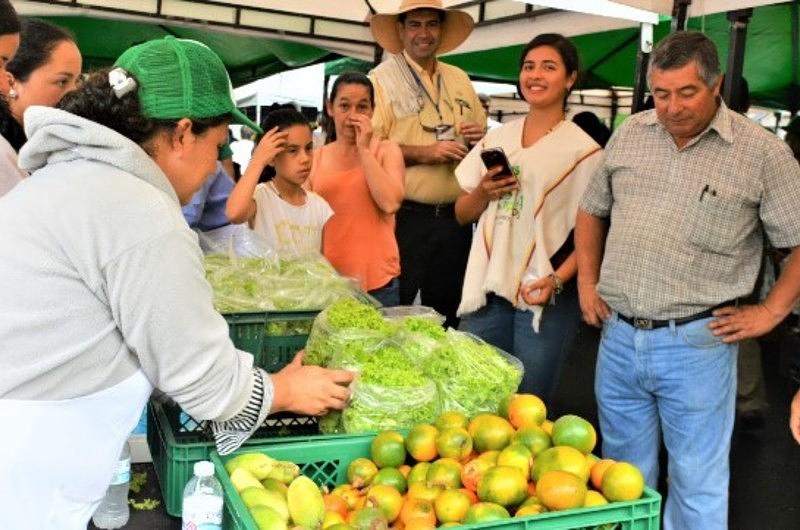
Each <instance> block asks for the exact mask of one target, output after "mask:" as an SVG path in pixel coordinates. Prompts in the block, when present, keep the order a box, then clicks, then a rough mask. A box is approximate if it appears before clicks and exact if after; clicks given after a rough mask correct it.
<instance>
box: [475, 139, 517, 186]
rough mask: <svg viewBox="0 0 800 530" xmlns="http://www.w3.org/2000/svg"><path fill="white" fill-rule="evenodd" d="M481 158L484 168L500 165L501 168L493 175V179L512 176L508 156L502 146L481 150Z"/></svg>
mask: <svg viewBox="0 0 800 530" xmlns="http://www.w3.org/2000/svg"><path fill="white" fill-rule="evenodd" d="M481 160H483V165H485V166H486V169H492V168H493V167H496V166H500V167H502V168H503V169H502V170H501V171H500V173H498V174H497V175H495V176H494V177H493V178H494V180H499V179H502V178H505V177H513V176H514V172H513V171H512V170H511V164H510V163H509V162H508V157H507V156H506V153H505V151H503V148H502V147H490V148H488V149H484V150H483V151H481Z"/></svg>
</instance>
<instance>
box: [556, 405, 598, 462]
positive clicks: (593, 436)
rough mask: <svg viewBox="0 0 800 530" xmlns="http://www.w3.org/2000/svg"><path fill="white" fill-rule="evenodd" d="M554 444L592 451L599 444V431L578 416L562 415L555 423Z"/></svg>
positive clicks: (581, 450)
mask: <svg viewBox="0 0 800 530" xmlns="http://www.w3.org/2000/svg"><path fill="white" fill-rule="evenodd" d="M552 438H553V445H566V446H569V447H574V448H575V449H577V450H578V451H580V452H581V453H584V454H586V453H591V452H592V450H593V449H594V446H595V445H597V432H595V430H594V427H593V426H592V424H591V423H589V422H588V421H586V420H585V419H583V418H581V417H580V416H576V415H574V414H567V415H566V416H561V417H560V418H558V419H557V420H556V422H555V423H554V424H553V435H552Z"/></svg>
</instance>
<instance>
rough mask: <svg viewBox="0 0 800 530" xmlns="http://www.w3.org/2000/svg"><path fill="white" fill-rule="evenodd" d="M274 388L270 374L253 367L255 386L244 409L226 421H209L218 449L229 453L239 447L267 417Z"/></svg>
mask: <svg viewBox="0 0 800 530" xmlns="http://www.w3.org/2000/svg"><path fill="white" fill-rule="evenodd" d="M273 393H274V389H273V387H272V380H271V379H270V378H269V375H268V374H267V373H266V372H264V370H262V369H261V368H253V388H252V390H251V392H250V399H249V400H248V401H247V405H245V407H244V409H242V411H241V412H239V413H238V414H236V416H234V417H232V418H230V419H229V420H226V421H209V422H208V423H209V425H210V427H211V432H212V434H213V435H214V442H215V444H216V446H217V451H218V452H219V454H221V455H227V454H229V453H232V452H233V451H235V450H236V449H238V448H239V447H240V446H241V445H242V444H243V443H244V442H245V441H247V439H248V438H249V437H250V436H252V435H253V433H254V432H255V431H256V429H258V427H260V426H261V424H262V423H264V420H266V419H267V415H268V414H269V411H270V408H271V407H272V397H273Z"/></svg>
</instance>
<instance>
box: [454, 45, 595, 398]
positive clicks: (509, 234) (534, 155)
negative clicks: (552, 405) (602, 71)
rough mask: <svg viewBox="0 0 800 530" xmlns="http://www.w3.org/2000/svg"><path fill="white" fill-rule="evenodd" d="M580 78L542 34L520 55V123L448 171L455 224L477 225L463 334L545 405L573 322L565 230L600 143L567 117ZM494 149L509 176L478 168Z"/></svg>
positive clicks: (575, 309)
mask: <svg viewBox="0 0 800 530" xmlns="http://www.w3.org/2000/svg"><path fill="white" fill-rule="evenodd" d="M577 74H578V54H577V50H576V49H575V46H574V45H573V44H572V43H571V42H570V41H569V40H567V39H566V38H564V37H563V36H561V35H557V34H542V35H539V36H537V37H536V38H534V39H533V40H532V41H531V42H529V43H528V45H527V46H526V47H525V48H524V49H523V51H522V54H521V57H520V74H519V92H520V94H521V95H522V97H524V98H525V100H526V101H527V102H528V103H529V105H530V110H529V112H528V114H527V115H526V116H525V117H524V118H520V119H518V120H515V121H512V122H510V123H507V124H505V125H503V126H502V127H498V128H496V129H492V130H491V131H489V132H488V133H487V134H486V137H485V138H484V139H483V140H482V141H481V142H480V143H479V144H478V145H477V146H476V147H475V148H474V149H473V150H472V151H471V152H470V153H469V154H468V155H467V157H466V158H465V159H464V160H463V161H462V162H461V164H459V166H458V168H457V169H456V177H457V178H458V181H459V184H460V185H461V187H462V189H463V191H464V193H463V194H462V196H461V197H460V198H459V199H458V202H457V203H456V216H457V218H458V220H459V222H461V223H462V224H466V223H471V222H473V221H475V220H476V219H477V220H478V226H477V230H476V233H475V237H474V238H473V240H472V249H471V251H470V257H469V263H468V265H467V273H466V277H465V280H464V288H463V292H462V298H461V305H460V307H459V315H462V316H463V320H462V322H461V329H462V330H465V331H469V332H472V333H474V334H476V335H478V336H480V337H481V338H483V339H484V340H486V341H488V342H490V343H492V344H494V345H495V346H497V347H499V348H501V349H503V350H506V351H508V352H509V353H512V354H513V355H515V356H516V357H518V358H519V359H520V360H521V361H522V362H523V364H524V365H525V376H524V378H523V380H522V384H521V385H520V392H530V393H534V394H537V395H539V396H540V397H542V398H543V399H549V398H551V397H552V394H553V392H554V390H555V387H556V385H557V383H558V377H559V373H560V369H561V365H562V364H563V360H564V358H565V357H566V355H567V354H568V353H569V351H570V349H571V348H572V346H573V344H574V339H575V336H576V334H577V330H578V325H579V323H580V318H581V316H580V309H579V305H578V294H577V288H576V285H575V273H576V268H577V267H576V262H575V255H574V244H573V241H572V230H573V228H574V227H575V215H576V213H577V208H578V202H579V200H580V197H581V194H582V193H583V190H584V188H585V187H586V185H587V183H588V182H589V177H590V176H591V174H592V173H593V171H594V169H595V168H596V167H597V165H598V164H599V162H600V159H601V157H602V150H601V148H600V146H599V145H598V144H597V143H596V142H595V141H594V140H592V139H591V138H590V137H589V136H588V135H587V134H586V133H584V132H583V131H582V130H581V129H580V128H579V127H578V126H577V125H575V124H573V123H572V122H570V121H568V120H566V119H565V118H566V112H565V105H566V99H567V95H568V94H569V92H570V91H571V90H572V87H573V86H574V84H575V81H576V79H577ZM492 147H501V148H502V149H503V150H504V151H505V154H506V156H507V157H508V159H509V162H510V165H511V168H512V171H513V172H514V175H508V174H501V168H500V167H490V168H486V167H485V165H484V164H483V162H482V159H481V156H480V154H481V151H482V150H484V149H487V148H492Z"/></svg>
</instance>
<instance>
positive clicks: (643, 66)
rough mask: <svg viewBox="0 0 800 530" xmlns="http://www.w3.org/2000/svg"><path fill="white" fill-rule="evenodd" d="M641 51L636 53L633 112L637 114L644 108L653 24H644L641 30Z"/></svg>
mask: <svg viewBox="0 0 800 530" xmlns="http://www.w3.org/2000/svg"><path fill="white" fill-rule="evenodd" d="M639 32H640V36H641V38H640V40H639V51H638V52H637V53H636V73H635V74H634V80H633V101H632V102H631V114H636V113H637V112H639V111H640V110H642V109H643V108H644V94H645V92H646V91H647V66H648V63H649V62H650V52H652V51H653V25H652V24H642V25H641V28H640V30H639Z"/></svg>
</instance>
